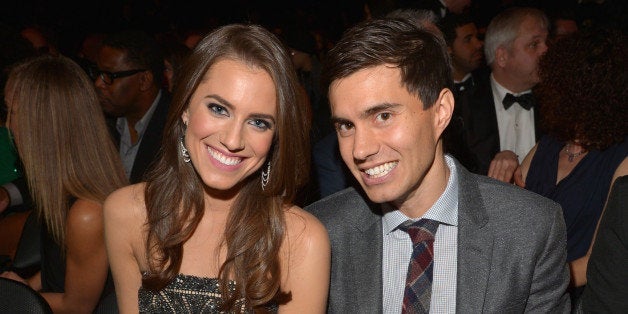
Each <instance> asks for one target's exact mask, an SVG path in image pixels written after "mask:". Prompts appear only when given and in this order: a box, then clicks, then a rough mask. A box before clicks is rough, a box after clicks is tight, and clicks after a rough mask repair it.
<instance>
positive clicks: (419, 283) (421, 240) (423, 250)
mask: <svg viewBox="0 0 628 314" xmlns="http://www.w3.org/2000/svg"><path fill="white" fill-rule="evenodd" d="M399 229H400V230H402V231H405V232H407V233H408V234H409V235H410V239H412V258H411V259H410V264H409V265H408V276H407V278H406V289H405V292H404V294H403V307H402V311H401V313H429V311H430V301H431V297H432V275H433V272H434V234H436V229H438V222H437V221H434V220H430V219H421V220H419V221H416V222H412V221H410V220H408V221H406V222H404V223H403V224H401V225H400V226H399Z"/></svg>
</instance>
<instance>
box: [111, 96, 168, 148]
mask: <svg viewBox="0 0 628 314" xmlns="http://www.w3.org/2000/svg"><path fill="white" fill-rule="evenodd" d="M160 99H161V90H159V93H158V94H157V97H155V100H153V103H152V104H151V105H150V108H148V110H147V111H146V113H145V114H144V116H143V117H142V118H141V119H140V120H139V121H137V123H136V124H135V131H137V134H138V137H139V138H142V135H143V134H144V130H145V129H146V126H147V125H148V122H149V121H150V119H151V118H152V117H153V112H155V108H157V104H158V103H159V100H160ZM126 126H127V121H126V117H119V118H118V119H117V120H116V129H117V130H118V133H120V134H122V133H123V132H124V129H125V127H126Z"/></svg>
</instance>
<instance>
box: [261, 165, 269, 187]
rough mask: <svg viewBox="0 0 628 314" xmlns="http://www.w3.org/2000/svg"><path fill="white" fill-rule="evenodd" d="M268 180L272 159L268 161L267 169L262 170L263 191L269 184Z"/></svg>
mask: <svg viewBox="0 0 628 314" xmlns="http://www.w3.org/2000/svg"><path fill="white" fill-rule="evenodd" d="M268 180H270V161H268V167H267V168H266V171H264V170H262V191H263V190H264V188H265V187H266V186H267V185H268Z"/></svg>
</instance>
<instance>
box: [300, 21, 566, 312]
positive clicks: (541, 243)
mask: <svg viewBox="0 0 628 314" xmlns="http://www.w3.org/2000/svg"><path fill="white" fill-rule="evenodd" d="M327 62H328V64H327V66H326V73H327V75H326V77H327V78H328V81H329V82H330V85H329V90H328V93H329V100H330V105H331V111H332V120H333V122H334V125H335V128H336V130H337V135H338V143H339V149H340V153H341V156H342V159H343V160H344V162H345V163H346V165H347V166H348V168H349V170H350V171H351V173H352V174H353V175H354V177H355V178H356V180H357V181H358V182H359V184H360V186H361V189H357V190H356V189H354V188H348V189H345V190H343V191H341V192H338V193H336V194H334V195H332V196H329V197H327V198H325V199H323V200H321V201H318V202H316V203H314V204H311V205H310V206H308V207H307V208H306V209H307V210H309V211H310V212H312V213H313V214H314V215H316V217H318V218H319V219H320V220H321V221H322V222H323V224H325V226H326V227H327V229H328V232H329V236H330V239H331V244H332V267H331V268H332V269H331V287H330V293H329V301H328V302H329V303H328V312H329V313H399V312H401V310H402V309H404V312H411V311H412V310H416V311H418V312H426V311H428V310H430V311H431V312H434V313H453V312H460V313H480V312H491V313H500V312H524V311H528V312H541V313H547V312H552V313H555V312H567V311H568V308H569V300H568V296H567V295H566V289H567V285H568V283H569V274H568V270H567V267H566V264H565V257H566V250H565V226H564V222H563V218H562V213H561V211H560V207H559V206H558V205H557V204H555V203H553V202H551V201H549V200H547V199H545V198H542V197H540V196H538V195H536V194H533V193H530V192H527V191H525V190H521V189H519V188H516V187H513V186H512V185H506V184H503V183H500V182H497V181H495V180H492V179H489V178H486V177H483V176H478V175H474V174H471V173H469V172H468V171H467V170H465V169H464V168H463V167H462V166H460V164H458V163H457V162H456V161H455V160H454V159H453V158H451V157H449V156H445V154H444V153H443V148H442V141H441V134H442V132H443V130H444V129H445V128H446V126H447V124H448V123H449V120H450V118H451V115H452V112H453V107H454V100H453V95H452V93H451V91H450V90H449V89H448V86H450V85H451V66H450V61H449V57H448V55H447V50H446V47H445V45H444V43H443V42H442V40H441V39H439V37H437V36H435V35H434V34H432V33H431V32H427V31H422V30H419V29H417V28H415V27H414V26H413V25H412V24H409V23H407V22H405V21H401V20H393V19H379V20H371V21H367V22H364V23H363V24H360V25H358V26H356V27H354V28H352V29H350V30H349V31H347V32H346V33H345V35H344V36H343V38H342V39H341V40H340V41H339V42H338V43H337V45H336V46H335V47H334V48H333V49H332V50H331V51H330V53H329V55H328V60H327ZM408 220H409V221H410V222H413V221H414V222H417V223H418V224H423V226H421V227H419V228H423V229H430V232H431V233H432V234H435V236H432V238H431V239H430V238H429V237H426V239H424V241H421V239H418V240H416V243H413V240H411V236H410V235H412V238H416V235H417V234H419V235H421V234H425V232H424V230H423V231H416V230H417V229H416V226H411V225H409V223H408ZM434 228H436V231H433V230H434ZM413 246H416V248H417V249H415V250H413ZM425 248H427V249H425ZM425 254H428V255H431V254H433V256H431V257H429V258H425V257H426V255H425ZM412 255H414V257H413V258H411V256H412ZM432 259H433V262H432ZM410 262H412V263H410ZM432 279H433V280H432ZM407 281H408V284H407V287H406V282H407ZM406 288H407V289H406ZM417 300H418V301H417Z"/></svg>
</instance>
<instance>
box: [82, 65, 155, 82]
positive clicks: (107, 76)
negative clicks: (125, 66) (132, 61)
mask: <svg viewBox="0 0 628 314" xmlns="http://www.w3.org/2000/svg"><path fill="white" fill-rule="evenodd" d="M144 71H148V70H145V69H135V70H127V71H119V72H109V71H101V70H99V69H92V70H90V71H89V72H90V76H91V77H92V79H93V80H94V81H95V80H96V79H98V78H99V77H100V79H101V80H102V81H103V82H104V83H105V84H107V85H111V84H113V80H115V79H117V78H121V77H127V76H131V75H133V74H137V73H140V72H144Z"/></svg>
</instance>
